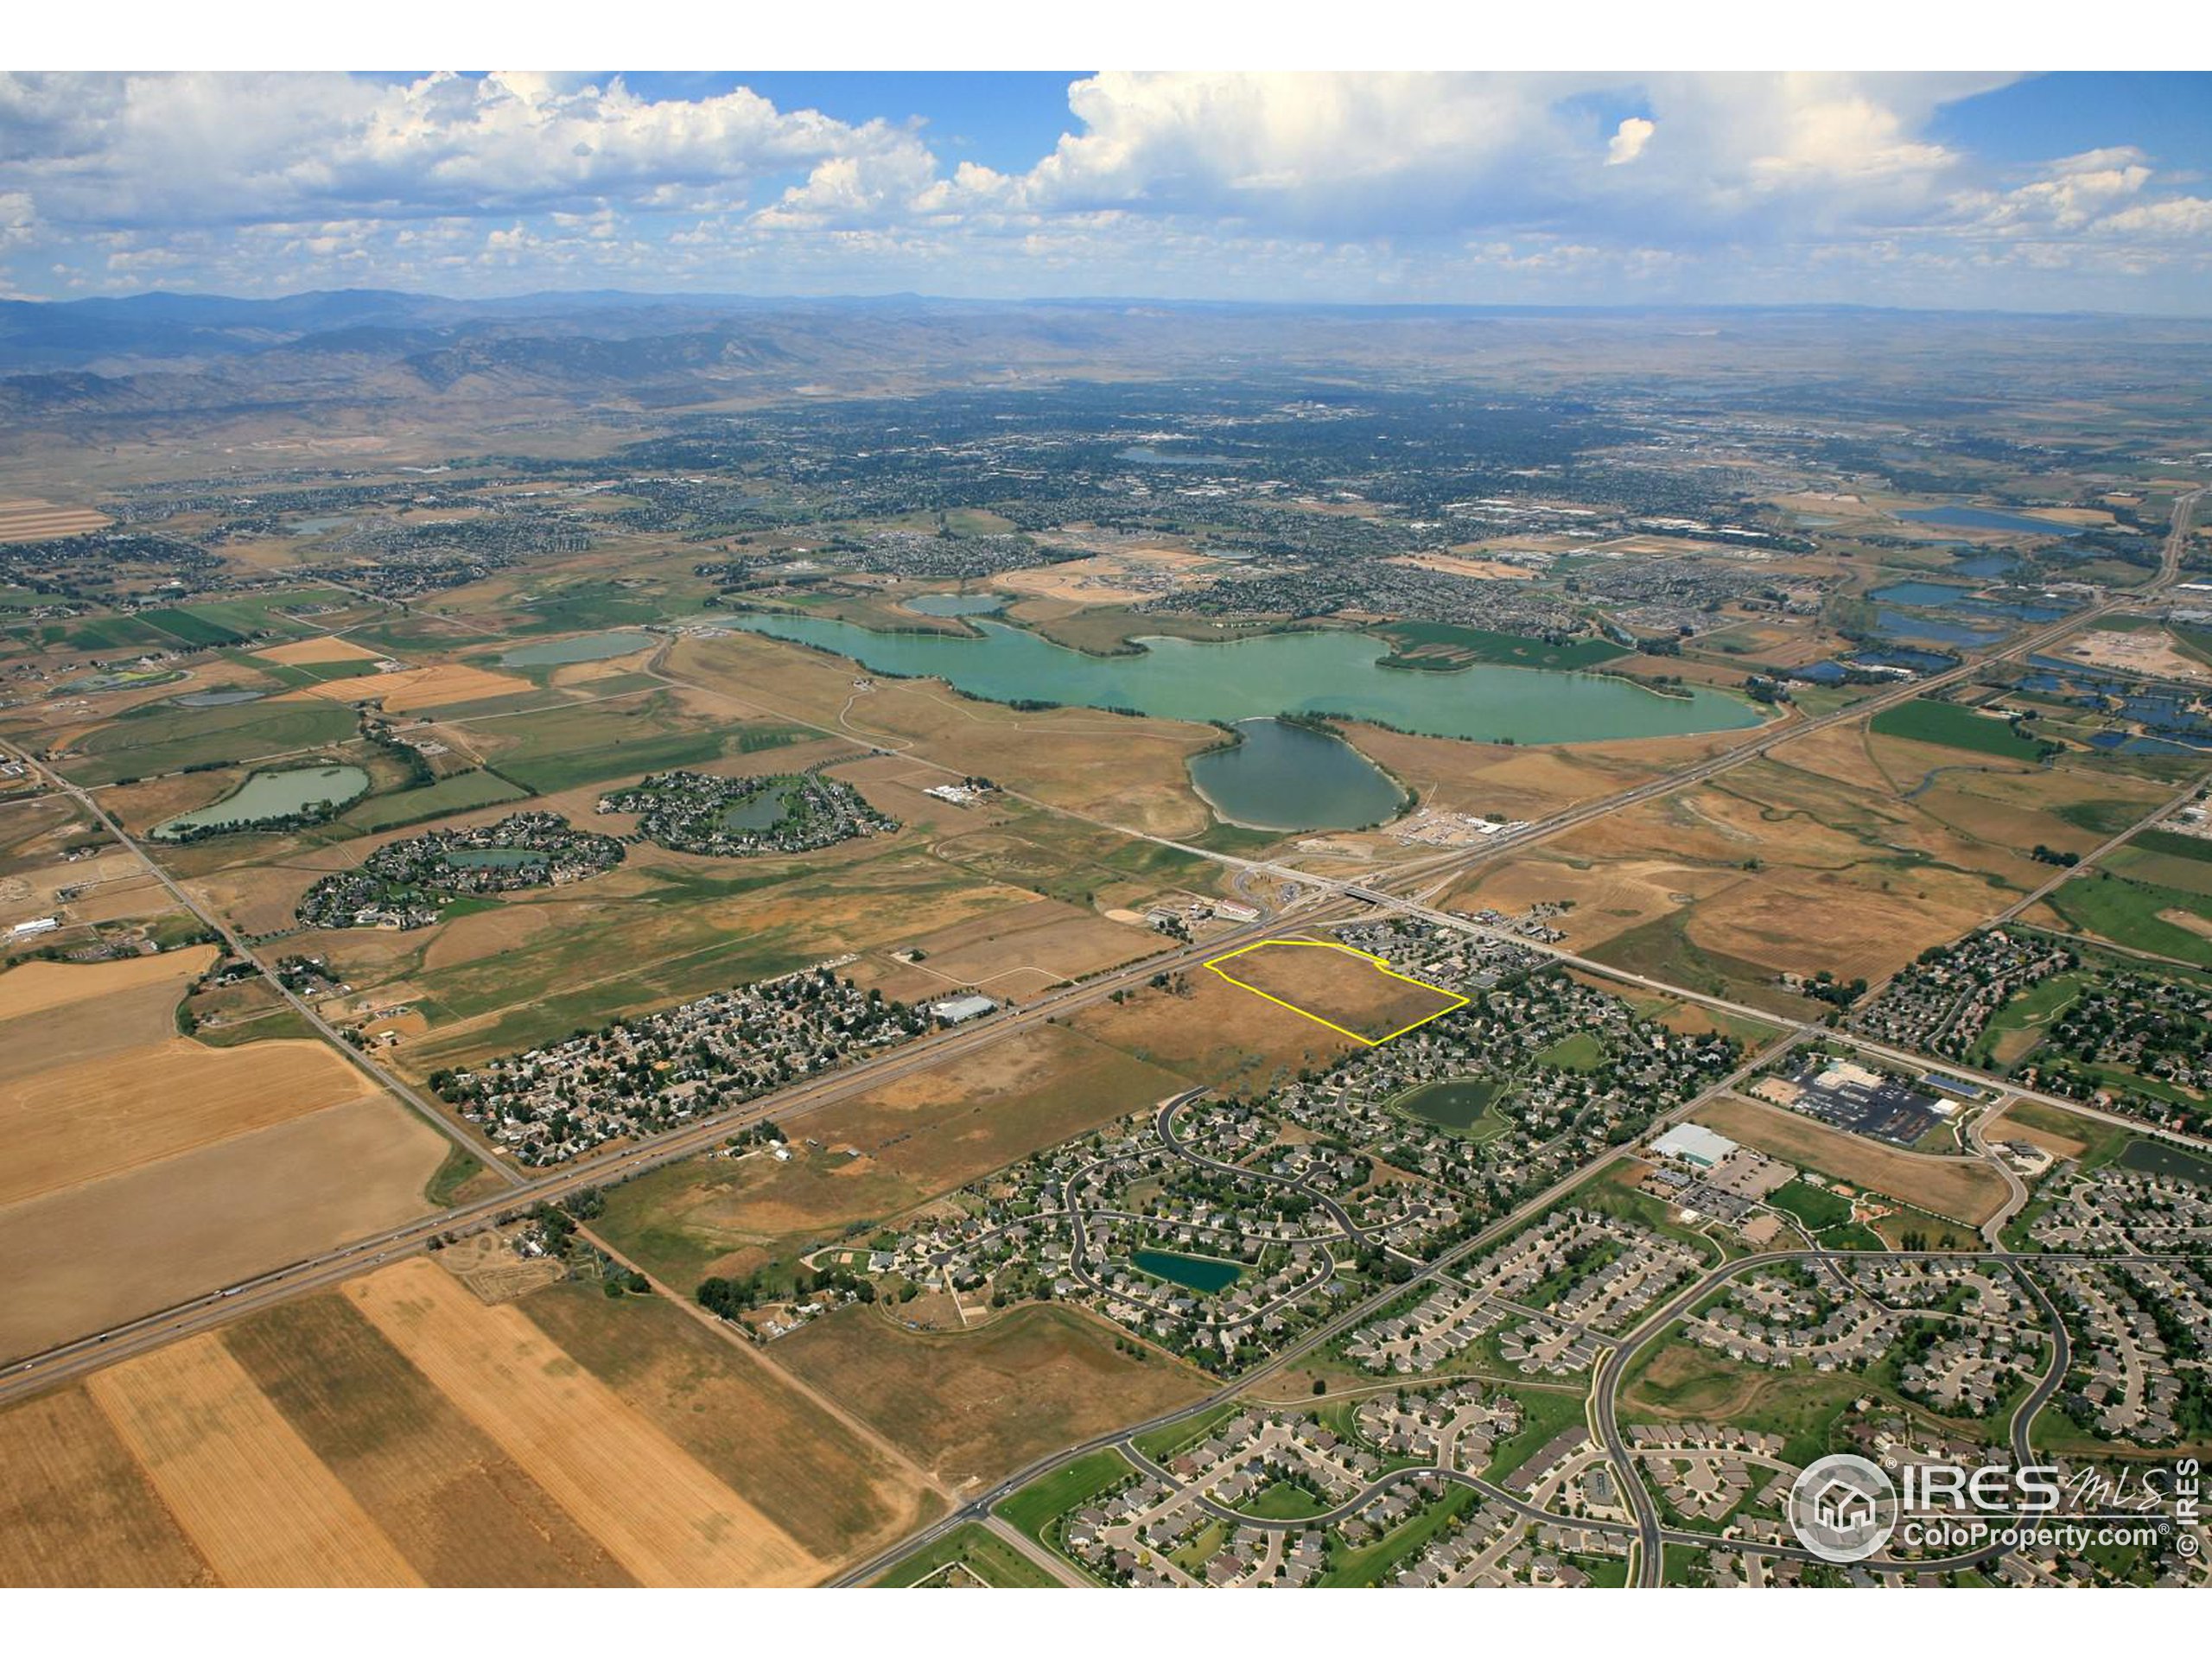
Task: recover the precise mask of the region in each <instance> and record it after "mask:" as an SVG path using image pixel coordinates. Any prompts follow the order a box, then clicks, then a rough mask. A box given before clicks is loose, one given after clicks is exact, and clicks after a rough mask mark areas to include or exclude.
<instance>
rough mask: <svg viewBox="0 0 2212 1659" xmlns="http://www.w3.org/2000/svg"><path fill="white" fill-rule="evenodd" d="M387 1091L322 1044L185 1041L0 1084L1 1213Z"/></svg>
mask: <svg viewBox="0 0 2212 1659" xmlns="http://www.w3.org/2000/svg"><path fill="white" fill-rule="evenodd" d="M8 1023H9V1026H10V1027H12V1026H13V1025H14V1024H15V1023H16V1022H14V1021H10V1022H8ZM6 1029H7V1027H0V1039H4V1033H5V1031H6ZM377 1092H378V1091H377V1090H376V1088H375V1086H374V1085H373V1084H372V1083H371V1082H370V1080H369V1079H368V1078H367V1077H365V1075H363V1074H362V1073H361V1072H359V1071H356V1070H354V1068H353V1067H352V1066H350V1065H347V1064H346V1062H345V1061H344V1060H342V1059H340V1058H339V1057H338V1055H337V1053H336V1052H334V1051H333V1050H332V1049H330V1048H328V1047H327V1046H324V1045H323V1044H321V1043H320V1042H314V1041H308V1040H296V1041H294V1040H280V1041H276V1042H262V1043H253V1044H249V1045H247V1046H244V1047H240V1048H222V1049H216V1048H207V1047H205V1046H201V1045H200V1044H199V1043H195V1042H194V1041H192V1040H191V1039H188V1038H184V1037H171V1038H169V1039H167V1040H166V1041H164V1042H161V1043H156V1044H152V1045H149V1046H143V1047H134V1048H130V1049H126V1050H124V1052H120V1053H110V1054H106V1055H104V1056H100V1057H99V1058H86V1059H82V1060H78V1061H75V1062H73V1063H72V1064H67V1065H55V1066H53V1067H51V1068H49V1069H48V1070H46V1071H40V1072H37V1073H35V1074H34V1075H32V1076H29V1077H18V1078H15V1079H11V1080H9V1081H6V1082H0V1142H4V1143H5V1144H6V1145H7V1146H8V1147H9V1150H10V1156H9V1158H8V1160H7V1161H6V1163H5V1165H4V1166H0V1207H4V1206H6V1205H10V1204H16V1203H19V1202H21V1201H22V1200H24V1199H27V1198H36V1197H38V1196H39V1195H41V1194H42V1193H47V1192H60V1191H61V1190H63V1189H64V1188H67V1187H72V1186H77V1185H82V1184H84V1183H86V1182H88V1181H98V1180H101V1179H106V1178H108V1177H111V1176H113V1175H117V1174H119V1173H122V1172H123V1171H124V1170H129V1169H137V1168H139V1167H142V1166H145V1165H147V1164H151V1163H157V1162H159V1161H161V1160H163V1159H166V1158H174V1157H175V1156H177V1155H178V1154H181V1153H185V1152H189V1151H191V1150H193V1149H194V1148H195V1147H203V1146H207V1145H210V1144H212V1143H213V1142H216V1141H225V1140H228V1139H231V1138H232V1137H233V1136H236V1135H249V1134H251V1133H252V1132H253V1131H255V1130H257V1129H262V1128H268V1127H270V1125H272V1124H276V1123H282V1122H288V1121H289V1120H291V1119H293V1118H296V1117H303V1116H308V1115H310V1114H312V1113H315V1112H318V1111H321V1110H322V1109H325V1108H326V1107H330V1106H334V1105H337V1104H339V1103H341V1102H345V1101H351V1100H361V1099H365V1098H368V1097H371V1096H374V1095H376V1094H377Z"/></svg>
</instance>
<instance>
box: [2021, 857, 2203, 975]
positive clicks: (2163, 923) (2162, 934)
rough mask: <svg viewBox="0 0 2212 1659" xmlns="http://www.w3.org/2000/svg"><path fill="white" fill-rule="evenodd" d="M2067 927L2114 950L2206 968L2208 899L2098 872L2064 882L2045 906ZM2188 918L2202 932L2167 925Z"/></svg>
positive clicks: (2174, 888) (2177, 925) (2199, 895)
mask: <svg viewBox="0 0 2212 1659" xmlns="http://www.w3.org/2000/svg"><path fill="white" fill-rule="evenodd" d="M2046 902H2048V903H2049V904H2050V907H2051V908H2052V909H2053V910H2055V911H2056V912H2058V913H2059V914H2060V915H2061V916H2063V917H2064V918H2066V920H2067V921H2068V922H2069V923H2070V924H2071V925H2073V926H2075V927H2076V928H2078V929H2080V930H2081V931H2082V932H2084V933H2093V934H2094V935H2096V937H2097V938H2101V939H2110V940H2111V941H2112V942H2113V944H2124V945H2126V946H2127V947H2128V948H2129V949H2131V950H2148V951H2150V952H2152V954H2153V955H2155V956H2161V957H2174V958H2176V959H2177V960H2178V961H2181V962H2187V963H2196V965H2197V966H2199V967H2206V968H2212V898H2207V897H2206V896H2205V895H2203V894H2202V893H2183V892H2182V891H2181V890H2180V889H2179V888H2177V887H2154V886H2152V885H2150V884H2149V883H2147V882H2141V881H2131V880H2127V879H2126V877H2123V876H2117V875H2110V874H2106V873H2104V872H2103V871H2099V872H2098V873H2097V874H2094V875H2089V876H2084V877H2082V878H2079V879H2077V880H2072V881H2069V882H2068V883H2067V884H2066V885H2065V886H2064V887H2060V888H2059V889H2058V890H2057V891H2056V892H2055V893H2052V894H2051V895H2050V899H2048V900H2047V901H2046ZM2168 912H2171V913H2175V914H2180V915H2186V916H2190V917H2194V918H2197V919H2198V921H2199V922H2200V923H2201V924H2202V927H2203V931H2197V930H2196V929H2195V928H2191V927H2185V926H2183V925H2181V924H2180V923H2178V922H2175V921H2171V920H2169V919H2167V913H2168Z"/></svg>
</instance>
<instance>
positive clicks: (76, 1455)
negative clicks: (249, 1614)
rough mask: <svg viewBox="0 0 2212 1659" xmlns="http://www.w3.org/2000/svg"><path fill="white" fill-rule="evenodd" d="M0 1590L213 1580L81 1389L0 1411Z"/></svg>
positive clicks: (203, 1560)
mask: <svg viewBox="0 0 2212 1659" xmlns="http://www.w3.org/2000/svg"><path fill="white" fill-rule="evenodd" d="M0 1469H5V1470H6V1471H8V1478H7V1479H6V1480H4V1481H0V1586H5V1587H8V1588H23V1587H26V1586H65V1587H66V1586H77V1587H82V1588H88V1589H89V1588H105V1587H107V1586H132V1585H156V1586H166V1585H207V1584H213V1582H215V1577H214V1573H213V1570H212V1569H211V1568H210V1567H208V1565H207V1560H206V1559H205V1558H204V1557H202V1556H201V1554H200V1552H199V1551H198V1550H196V1549H194V1548H193V1547H192V1544H191V1542H190V1541H188V1539H187V1538H186V1537H185V1535H184V1534H183V1533H182V1532H181V1531H180V1530H179V1529H178V1527H177V1524H176V1520H175V1516H172V1515H171V1514H170V1513H169V1512H168V1510H166V1509H165V1508H163V1507H162V1501H161V1499H160V1498H159V1497H157V1496H156V1493H155V1491H154V1489H153V1486H152V1484H150V1483H149V1481H148V1480H147V1478H146V1474H145V1471H143V1469H141V1468H140V1467H139V1465H138V1462H137V1459H136V1458H134V1457H133V1456H132V1455H131V1452H130V1448H129V1447H128V1446H124V1443H123V1441H122V1440H121V1439H120V1438H118V1435H117V1434H116V1432H115V1429H114V1427H113V1426H112V1425H111V1424H110V1423H109V1421H108V1420H107V1416H106V1414H105V1413H104V1412H102V1411H101V1410H100V1408H99V1407H98V1406H96V1405H94V1404H93V1403H92V1397H91V1396H90V1395H87V1394H86V1392H85V1390H84V1389H83V1388H82V1387H81V1386H79V1387H75V1388H70V1389H61V1390H60V1391H58V1392H56V1393H53V1394H42V1395H37V1396H35V1398H33V1399H30V1400H27V1401H25V1402H22V1404H21V1405H17V1406H11V1407H10V1408H7V1409H6V1410H4V1411H0Z"/></svg>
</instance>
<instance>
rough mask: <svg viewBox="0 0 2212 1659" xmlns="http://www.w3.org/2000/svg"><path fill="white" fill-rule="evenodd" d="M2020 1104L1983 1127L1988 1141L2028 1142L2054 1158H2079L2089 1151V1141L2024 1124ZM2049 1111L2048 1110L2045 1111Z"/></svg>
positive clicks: (1982, 1130) (1984, 1136) (2015, 1104)
mask: <svg viewBox="0 0 2212 1659" xmlns="http://www.w3.org/2000/svg"><path fill="white" fill-rule="evenodd" d="M2017 1107H2018V1103H2017V1102H2015V1103H2014V1105H2013V1106H2012V1107H2009V1108H2007V1109H2005V1110H2004V1111H2002V1112H2000V1113H1999V1114H1998V1115H1997V1116H1995V1117H1993V1118H1991V1119H1990V1120H1989V1121H1988V1122H1986V1123H1984V1124H1983V1125H1982V1126H1981V1133H1982V1138H1983V1139H1984V1140H1986V1141H2031V1142H2033V1143H2034V1144H2035V1145H2037V1146H2038V1147H2042V1148H2043V1149H2044V1151H2045V1152H2047V1153H2049V1154H2050V1155H2051V1156H2052V1157H2054V1158H2079V1157H2080V1156H2081V1155H2082V1154H2083V1153H2085V1152H2087V1151H2088V1149H2089V1143H2088V1141H2081V1140H2076V1139H2075V1137H2074V1136H2072V1135H2061V1134H2059V1133H2058V1131H2057V1130H2056V1129H2049V1128H2042V1127H2041V1126H2039V1125H2037V1124H2033V1123H2029V1122H2024V1121H2023V1120H2022V1119H2021V1117H2020V1116H2019V1114H2018V1110H2017ZM2044 1110H2048V1108H2045V1109H2044Z"/></svg>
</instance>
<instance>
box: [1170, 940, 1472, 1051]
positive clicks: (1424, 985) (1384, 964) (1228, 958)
mask: <svg viewBox="0 0 2212 1659" xmlns="http://www.w3.org/2000/svg"><path fill="white" fill-rule="evenodd" d="M1271 944H1293V945H1298V946H1300V947H1302V948H1304V949H1306V950H1341V951H1342V952H1344V955H1346V956H1348V957H1358V958H1359V959H1360V960H1361V961H1362V962H1363V963H1367V964H1368V965H1369V966H1370V967H1371V968H1373V969H1376V972H1378V973H1382V974H1387V975H1388V976H1389V977H1390V978H1392V979H1402V980H1403V981H1405V982H1406V983H1407V984H1408V985H1418V986H1420V987H1421V989H1423V990H1424V991H1434V992H1435V993H1436V994H1437V995H1439V996H1448V997H1450V998H1451V999H1452V1000H1451V1001H1449V1002H1447V1003H1446V1004H1445V1005H1444V1006H1443V1007H1440V1008H1439V1009H1438V1010H1437V1011H1436V1012H1435V1013H1434V1014H1423V1015H1421V1018H1420V1019H1418V1020H1414V1021H1413V1022H1412V1024H1410V1025H1403V1026H1400V1027H1398V1028H1397V1029H1396V1030H1395V1031H1393V1032H1389V1033H1385V1034H1384V1035H1383V1036H1380V1037H1363V1036H1361V1035H1360V1034H1359V1033H1357V1032H1356V1031H1348V1030H1346V1029H1345V1028H1344V1027H1342V1026H1340V1025H1338V1023H1337V1022H1336V1021H1335V1020H1324V1019H1323V1018H1322V1017H1321V1016H1320V1015H1319V1014H1316V1013H1314V1012H1313V1009H1311V1008H1301V1007H1299V1006H1298V1004H1297V1003H1295V1002H1287V1001H1284V1000H1283V999H1282V998H1281V997H1279V996H1276V995H1274V994H1273V993H1271V992H1268V991H1263V990H1262V989H1261V988H1259V987H1258V986H1256V985H1254V984H1251V983H1249V982H1246V981H1244V980H1241V979H1239V978H1237V977H1236V975H1234V974H1232V973H1230V971H1229V969H1226V968H1224V967H1223V966H1222V965H1221V964H1222V963H1224V962H1234V961H1235V960H1236V958H1237V957H1241V956H1243V954H1244V953H1245V952H1246V951H1248V950H1266V949H1267V948H1268V946H1269V945H1271ZM1205 965H1206V966H1207V967H1209V968H1211V969H1213V971H1214V972H1215V973H1217V974H1219V975H1220V976H1222V977H1223V978H1224V979H1225V980H1227V981H1228V982H1230V984H1232V985H1234V986H1236V988H1237V989H1239V990H1242V991H1249V992H1251V993H1252V995H1255V996H1257V997H1262V998H1264V999H1265V1000H1266V1001H1269V1002H1272V1003H1274V1005H1275V1006H1276V1007H1279V1008H1288V1009H1289V1010H1290V1011H1291V1012H1292V1013H1293V1014H1299V1015H1301V1016H1302V1017H1304V1018H1306V1019H1307V1020H1312V1021H1313V1023H1314V1024H1315V1025H1317V1026H1326V1027H1328V1028H1329V1029H1330V1030H1331V1031H1333V1032H1335V1033H1338V1035H1340V1036H1344V1037H1349V1038H1351V1039H1352V1041H1354V1042H1355V1043H1363V1044H1364V1045H1366V1046H1368V1047H1369V1048H1380V1047H1382V1046H1383V1044H1385V1043H1387V1042H1389V1040H1390V1039H1392V1038H1394V1037H1402V1036H1404V1035H1405V1034H1406V1033H1408V1032H1409V1031H1412V1030H1414V1029H1416V1028H1417V1027H1421V1026H1425V1025H1427V1023H1428V1022H1429V1021H1430V1020H1437V1019H1440V1018H1442V1017H1443V1016H1444V1015H1446V1014H1449V1013H1451V1012H1452V1009H1454V1008H1464V1007H1466V1006H1467V1003H1468V1001H1470V999H1469V998H1467V997H1464V996H1462V995H1459V993H1458V992H1457V991H1447V990H1446V989H1445V988H1444V987H1442V986H1441V985H1432V984H1430V983H1429V982H1427V980H1425V979H1415V978H1414V976H1412V975H1411V974H1402V973H1400V972H1399V971H1398V970H1397V969H1395V968H1393V967H1392V966H1391V965H1390V964H1389V962H1388V961H1386V960H1385V959H1384V958H1383V957H1378V956H1376V955H1375V954H1374V953H1373V952H1372V951H1369V950H1355V949H1353V947H1351V945H1349V944H1334V943H1332V942H1331V941H1329V940H1326V939H1259V940H1255V942H1254V943H1252V944H1241V945H1239V946H1237V947H1236V950H1225V951H1224V952H1223V953H1222V954H1221V955H1220V956H1217V957H1209V958H1208V959H1207V961H1206V964H1205Z"/></svg>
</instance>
